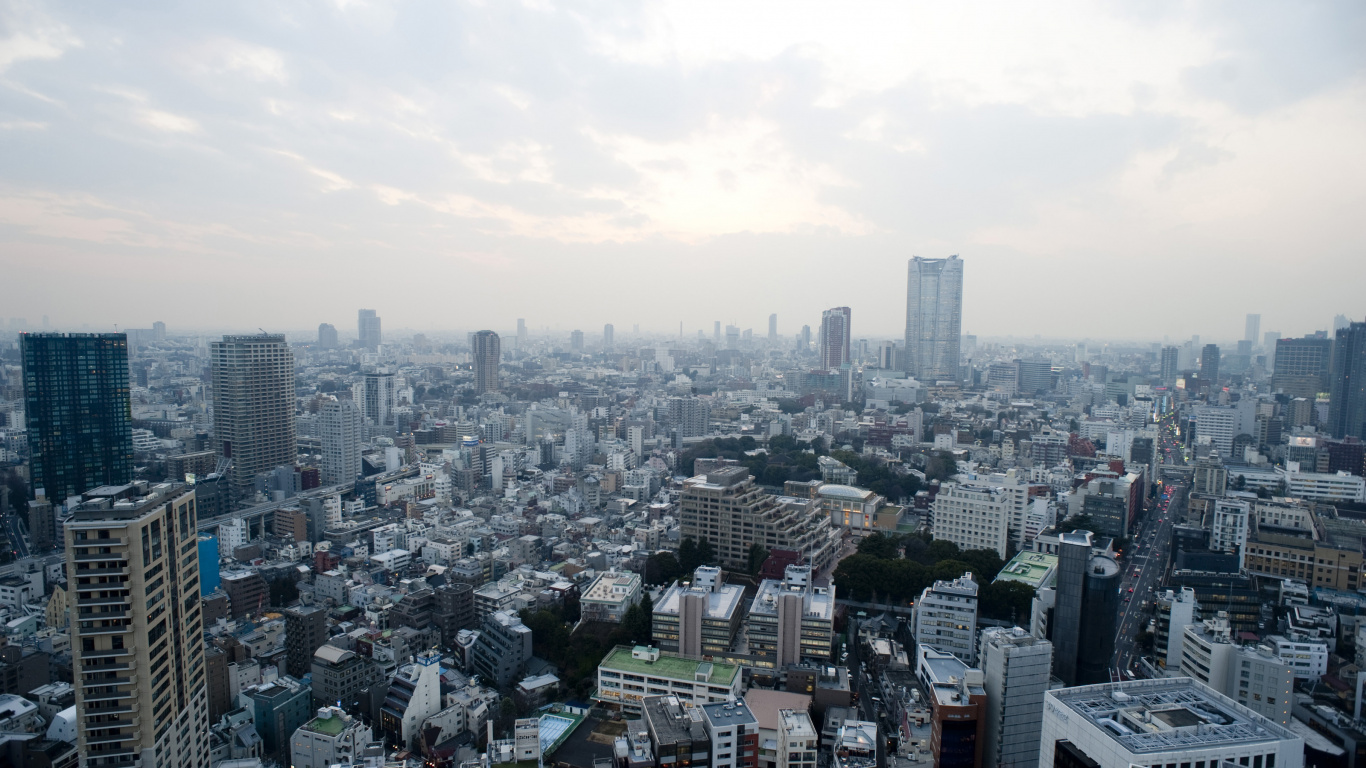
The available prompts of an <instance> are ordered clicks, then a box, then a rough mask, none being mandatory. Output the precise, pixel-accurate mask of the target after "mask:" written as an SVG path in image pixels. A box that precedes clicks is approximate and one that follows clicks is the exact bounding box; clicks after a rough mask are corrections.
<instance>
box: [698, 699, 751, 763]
mask: <svg viewBox="0 0 1366 768" xmlns="http://www.w3.org/2000/svg"><path fill="white" fill-rule="evenodd" d="M698 709H700V710H701V711H702V716H703V718H704V719H705V720H706V727H707V733H708V734H709V735H710V736H711V768H755V766H757V765H758V764H759V721H758V719H756V718H755V717H754V713H753V712H751V711H749V705H748V704H746V703H745V700H744V699H736V700H735V701H727V702H723V703H717V704H703V705H701V706H700V707H698Z"/></svg>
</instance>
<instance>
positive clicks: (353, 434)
mask: <svg viewBox="0 0 1366 768" xmlns="http://www.w3.org/2000/svg"><path fill="white" fill-rule="evenodd" d="M318 427H319V431H320V432H321V433H322V436H321V437H322V448H323V453H322V456H323V461H322V482H323V485H337V484H339V483H346V482H350V481H352V480H355V479H356V478H357V477H359V476H360V474H361V460H360V456H361V442H362V436H363V434H364V433H363V431H362V423H361V413H360V409H359V408H357V407H356V403H355V402H354V401H352V400H328V401H326V402H324V403H323V404H322V408H321V409H319V412H318Z"/></svg>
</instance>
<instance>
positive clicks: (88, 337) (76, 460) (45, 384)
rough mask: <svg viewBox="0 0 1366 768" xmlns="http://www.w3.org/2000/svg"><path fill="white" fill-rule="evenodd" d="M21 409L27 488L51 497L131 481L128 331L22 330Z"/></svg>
mask: <svg viewBox="0 0 1366 768" xmlns="http://www.w3.org/2000/svg"><path fill="white" fill-rule="evenodd" d="M20 339H21V344H22V347H23V361H24V414H25V418H26V419H27V424H28V446H29V454H30V455H31V456H32V474H31V477H32V483H31V490H36V489H38V488H42V489H43V490H44V493H46V495H47V498H48V499H50V500H52V501H53V502H55V503H61V502H63V501H66V499H67V498H69V497H71V496H78V495H80V494H81V493H84V492H85V491H88V490H90V489H91V488H96V487H99V486H101V485H122V484H124V483H127V482H129V481H131V480H132V479H133V414H132V405H131V403H130V401H129V395H128V337H127V336H126V335H125V334H122V333H70V334H67V333H26V334H24V335H22V336H21V337H20Z"/></svg>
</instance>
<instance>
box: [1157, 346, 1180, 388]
mask: <svg viewBox="0 0 1366 768" xmlns="http://www.w3.org/2000/svg"><path fill="white" fill-rule="evenodd" d="M1180 354H1181V350H1180V349H1177V348H1176V347H1163V348H1162V362H1161V365H1160V367H1159V369H1160V372H1161V374H1160V375H1161V378H1162V383H1163V384H1166V385H1167V386H1171V385H1173V384H1175V383H1176V376H1177V374H1178V373H1180V372H1181V368H1180V363H1178V362H1177V360H1178V359H1179V358H1178V356H1179V355H1180Z"/></svg>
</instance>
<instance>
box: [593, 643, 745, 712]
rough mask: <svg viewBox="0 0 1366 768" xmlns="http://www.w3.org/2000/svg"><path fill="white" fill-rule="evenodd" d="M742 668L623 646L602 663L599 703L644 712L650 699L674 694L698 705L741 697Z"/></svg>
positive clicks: (642, 647) (627, 710) (652, 649)
mask: <svg viewBox="0 0 1366 768" xmlns="http://www.w3.org/2000/svg"><path fill="white" fill-rule="evenodd" d="M740 683H741V675H740V669H739V667H736V666H735V665H734V664H726V663H723V662H719V661H718V662H710V661H696V660H693V659H685V658H682V657H681V656H676V655H673V654H666V653H661V652H660V650H659V649H658V648H647V647H644V646H639V645H638V646H635V647H634V648H632V647H629V646H625V645H619V646H617V647H616V648H614V649H612V651H611V652H609V653H608V654H607V656H606V657H605V658H603V660H602V662H601V663H599V664H598V693H597V697H598V700H599V701H601V702H602V703H604V704H606V705H607V706H609V707H615V708H619V709H621V710H622V711H625V712H632V713H638V712H640V711H641V701H642V700H643V699H644V698H645V697H647V696H665V695H674V696H678V697H681V698H683V699H686V700H688V701H690V702H692V703H693V704H695V705H698V706H701V705H703V704H713V703H716V702H721V701H732V700H734V699H737V698H739V696H740Z"/></svg>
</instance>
